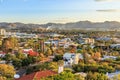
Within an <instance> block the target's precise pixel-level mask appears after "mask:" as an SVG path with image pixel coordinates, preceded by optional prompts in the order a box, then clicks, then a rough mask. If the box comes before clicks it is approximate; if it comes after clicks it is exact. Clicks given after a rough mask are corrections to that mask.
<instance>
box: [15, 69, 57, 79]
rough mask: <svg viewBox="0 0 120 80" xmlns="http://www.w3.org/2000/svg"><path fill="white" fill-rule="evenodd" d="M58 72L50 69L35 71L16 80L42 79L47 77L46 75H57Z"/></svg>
mask: <svg viewBox="0 0 120 80" xmlns="http://www.w3.org/2000/svg"><path fill="white" fill-rule="evenodd" d="M56 74H57V72H54V71H50V70H45V71H38V72H34V73H31V74H28V75H25V76H22V77H20V78H18V79H15V80H40V79H41V78H45V77H48V76H52V75H56Z"/></svg>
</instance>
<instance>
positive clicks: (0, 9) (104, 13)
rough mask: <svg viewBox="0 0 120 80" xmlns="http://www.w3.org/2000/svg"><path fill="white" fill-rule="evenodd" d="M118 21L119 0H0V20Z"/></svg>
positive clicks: (37, 21)
mask: <svg viewBox="0 0 120 80" xmlns="http://www.w3.org/2000/svg"><path fill="white" fill-rule="evenodd" d="M85 20H89V21H92V22H104V21H119V22H120V0H0V22H22V23H35V24H36V23H37V24H44V23H49V22H54V23H68V22H77V21H85Z"/></svg>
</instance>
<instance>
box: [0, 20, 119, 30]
mask: <svg viewBox="0 0 120 80" xmlns="http://www.w3.org/2000/svg"><path fill="white" fill-rule="evenodd" d="M0 28H5V29H8V30H9V29H19V30H22V29H33V28H46V29H48V30H49V29H50V30H53V29H57V30H72V29H77V30H78V29H82V30H120V22H117V21H105V22H90V21H79V22H71V23H65V24H62V23H47V24H24V23H18V22H16V23H6V22H2V23H0Z"/></svg>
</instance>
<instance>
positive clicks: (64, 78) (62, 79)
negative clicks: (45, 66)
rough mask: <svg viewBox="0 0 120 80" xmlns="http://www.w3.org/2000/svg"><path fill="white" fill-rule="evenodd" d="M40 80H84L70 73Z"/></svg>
mask: <svg viewBox="0 0 120 80" xmlns="http://www.w3.org/2000/svg"><path fill="white" fill-rule="evenodd" d="M42 80H84V78H83V77H82V76H80V75H77V76H76V75H74V74H73V73H71V72H62V73H60V74H58V75H54V76H50V77H47V78H43V79H42Z"/></svg>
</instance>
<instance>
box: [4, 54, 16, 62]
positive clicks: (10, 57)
mask: <svg viewBox="0 0 120 80" xmlns="http://www.w3.org/2000/svg"><path fill="white" fill-rule="evenodd" d="M3 59H4V60H6V61H7V62H8V63H9V62H10V61H12V60H14V59H15V55H13V54H6V55H5V57H4V58H3Z"/></svg>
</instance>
